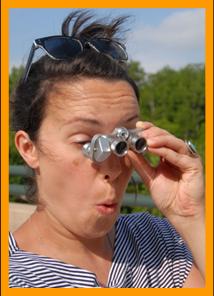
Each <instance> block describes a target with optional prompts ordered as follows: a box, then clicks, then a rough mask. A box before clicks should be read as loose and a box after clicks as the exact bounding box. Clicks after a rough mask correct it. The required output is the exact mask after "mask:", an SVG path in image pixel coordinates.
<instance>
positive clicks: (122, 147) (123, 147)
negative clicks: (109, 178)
mask: <svg viewBox="0 0 214 296" xmlns="http://www.w3.org/2000/svg"><path fill="white" fill-rule="evenodd" d="M115 151H116V153H117V154H118V155H124V153H126V151H127V144H126V142H122V141H121V142H119V143H118V144H117V145H116V147H115Z"/></svg>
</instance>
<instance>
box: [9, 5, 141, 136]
mask: <svg viewBox="0 0 214 296" xmlns="http://www.w3.org/2000/svg"><path fill="white" fill-rule="evenodd" d="M92 19H93V16H92V15H91V14H90V12H89V11H87V10H77V11H74V12H72V13H70V14H69V15H68V16H67V18H66V19H65V20H64V22H63V23H62V35H65V36H73V37H75V38H87V39H88V38H89V39H90V38H94V37H98V38H108V39H110V40H113V41H121V40H120V38H118V35H119V33H120V29H121V25H122V24H123V23H124V22H125V20H126V19H127V17H118V18H115V19H112V20H111V21H110V22H109V23H104V22H101V21H97V20H95V21H92ZM71 22H73V26H72V30H71V31H70V25H71ZM82 77H90V78H93V77H94V78H103V79H106V80H125V81H127V82H128V83H130V85H131V86H132V87H133V89H134V91H135V94H136V97H137V99H138V98H139V93H138V88H137V86H136V84H135V82H134V81H133V80H132V79H131V78H130V77H129V75H128V74H127V65H126V64H125V63H124V62H119V61H116V60H114V59H112V58H110V57H109V56H107V55H105V54H102V53H98V52H97V51H95V50H94V49H88V50H84V51H83V52H81V53H79V54H78V55H77V56H75V57H74V58H71V59H67V60H60V61H59V60H54V59H51V58H50V57H49V56H47V55H45V56H43V57H42V58H40V59H39V60H38V61H36V62H34V63H33V64H32V66H31V69H30V72H29V75H28V78H27V81H26V82H23V81H22V80H20V82H19V83H18V86H17V88H16V90H15V92H14V94H13V96H12V99H11V108H12V123H13V128H14V130H15V131H18V130H24V131H26V132H27V133H28V135H29V137H30V138H31V140H32V141H36V139H37V134H38V131H39V128H40V126H41V123H42V120H43V118H44V114H45V108H46V104H47V97H48V93H49V92H50V91H51V90H52V88H53V87H54V85H55V84H56V83H58V82H61V81H65V80H68V79H69V80H72V79H74V80H76V79H78V78H82Z"/></svg>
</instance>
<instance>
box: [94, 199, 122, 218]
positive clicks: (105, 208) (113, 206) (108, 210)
mask: <svg viewBox="0 0 214 296" xmlns="http://www.w3.org/2000/svg"><path fill="white" fill-rule="evenodd" d="M96 209H97V211H98V212H100V213H101V214H107V215H108V214H113V213H116V211H117V209H118V203H113V202H104V203H100V204H97V205H96Z"/></svg>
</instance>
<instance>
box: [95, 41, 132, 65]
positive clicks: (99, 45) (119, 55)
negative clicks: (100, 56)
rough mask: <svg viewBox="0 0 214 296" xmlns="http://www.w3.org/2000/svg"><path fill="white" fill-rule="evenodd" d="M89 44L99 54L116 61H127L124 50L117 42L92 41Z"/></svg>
mask: <svg viewBox="0 0 214 296" xmlns="http://www.w3.org/2000/svg"><path fill="white" fill-rule="evenodd" d="M91 43H92V44H93V45H94V46H95V47H96V49H97V50H98V51H99V52H102V53H104V54H107V55H110V56H111V57H112V58H113V59H116V60H127V58H128V57H127V54H126V51H125V49H124V48H123V47H122V46H121V45H120V44H119V43H117V42H112V41H110V40H108V39H93V40H91Z"/></svg>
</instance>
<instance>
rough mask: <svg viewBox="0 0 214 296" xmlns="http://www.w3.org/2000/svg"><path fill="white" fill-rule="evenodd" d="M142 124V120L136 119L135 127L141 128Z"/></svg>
mask: <svg viewBox="0 0 214 296" xmlns="http://www.w3.org/2000/svg"><path fill="white" fill-rule="evenodd" d="M143 126H144V124H143V121H137V122H136V127H137V128H142V127H143Z"/></svg>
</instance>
